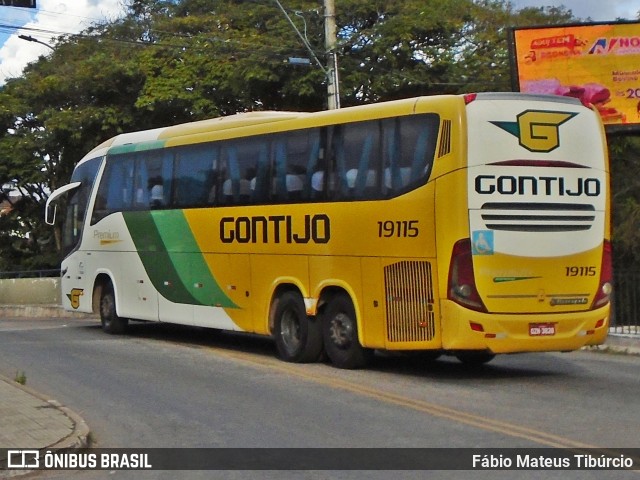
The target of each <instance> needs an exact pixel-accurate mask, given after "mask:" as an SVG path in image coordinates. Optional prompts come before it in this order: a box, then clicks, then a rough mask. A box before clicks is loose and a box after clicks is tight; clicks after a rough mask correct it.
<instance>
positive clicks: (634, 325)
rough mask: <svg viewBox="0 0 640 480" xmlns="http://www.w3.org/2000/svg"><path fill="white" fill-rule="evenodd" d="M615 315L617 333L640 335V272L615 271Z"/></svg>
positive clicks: (612, 318)
mask: <svg viewBox="0 0 640 480" xmlns="http://www.w3.org/2000/svg"><path fill="white" fill-rule="evenodd" d="M614 277H615V279H614V287H613V315H612V316H611V329H612V331H613V332H615V333H622V334H626V333H628V334H633V335H640V272H636V271H624V270H623V271H618V270H616V271H615V272H614Z"/></svg>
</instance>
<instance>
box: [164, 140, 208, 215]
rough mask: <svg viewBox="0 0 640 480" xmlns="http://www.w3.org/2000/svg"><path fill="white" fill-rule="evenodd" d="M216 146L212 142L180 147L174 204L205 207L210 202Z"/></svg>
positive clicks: (176, 167)
mask: <svg viewBox="0 0 640 480" xmlns="http://www.w3.org/2000/svg"><path fill="white" fill-rule="evenodd" d="M214 155H215V153H214V147H213V146H212V145H210V144H204V145H197V146H193V147H187V148H184V149H180V150H179V151H178V153H177V155H176V162H175V177H174V196H173V205H175V206H176V207H179V208H189V207H191V208H198V207H204V206H206V205H207V204H208V203H209V197H210V191H211V186H212V185H211V184H212V182H213V179H212V175H211V172H212V158H213V156H214Z"/></svg>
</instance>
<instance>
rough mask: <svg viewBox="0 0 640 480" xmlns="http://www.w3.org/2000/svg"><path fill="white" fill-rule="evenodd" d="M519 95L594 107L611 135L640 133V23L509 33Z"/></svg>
mask: <svg viewBox="0 0 640 480" xmlns="http://www.w3.org/2000/svg"><path fill="white" fill-rule="evenodd" d="M509 43H510V49H511V61H512V81H513V88H514V90H518V91H521V92H528V93H545V94H554V95H565V96H570V97H576V98H579V99H581V100H582V101H583V102H585V103H591V104H593V105H595V106H596V107H597V109H598V111H599V112H600V115H601V116H602V120H603V121H604V123H605V125H606V127H607V131H621V130H622V131H625V130H628V131H636V130H637V131H640V23H638V22H609V23H589V24H573V25H555V26H551V27H528V28H513V29H511V30H510V42H509Z"/></svg>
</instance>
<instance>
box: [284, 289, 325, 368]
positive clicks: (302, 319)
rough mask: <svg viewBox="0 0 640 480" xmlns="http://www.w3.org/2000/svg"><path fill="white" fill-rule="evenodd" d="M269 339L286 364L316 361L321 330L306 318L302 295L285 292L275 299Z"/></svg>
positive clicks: (319, 346) (318, 324) (320, 347)
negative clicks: (271, 336)
mask: <svg viewBox="0 0 640 480" xmlns="http://www.w3.org/2000/svg"><path fill="white" fill-rule="evenodd" d="M277 302H278V303H277V305H276V309H275V314H274V315H275V323H274V330H273V336H274V339H275V342H276V347H277V348H278V354H279V356H280V358H282V359H283V360H285V361H287V362H293V363H309V362H316V361H318V359H319V358H320V355H321V354H322V330H321V328H320V322H319V320H318V319H317V318H314V317H309V316H308V315H307V310H306V308H305V306H304V301H303V299H302V296H301V295H300V294H299V293H298V292H293V291H289V292H285V293H283V294H282V295H280V297H278V299H277Z"/></svg>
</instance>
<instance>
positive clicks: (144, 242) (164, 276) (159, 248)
mask: <svg viewBox="0 0 640 480" xmlns="http://www.w3.org/2000/svg"><path fill="white" fill-rule="evenodd" d="M123 216H124V220H125V222H126V224H127V228H128V229H129V233H131V238H132V239H133V243H134V244H135V246H136V250H137V252H138V255H139V257H140V260H142V264H143V266H144V269H145V271H146V272H147V275H149V278H150V279H151V283H153V286H154V287H155V289H156V290H157V291H158V293H160V295H162V296H163V297H164V298H166V299H167V300H169V301H170V302H174V303H188V304H195V303H197V300H196V299H195V298H194V297H193V296H192V295H191V294H190V293H189V290H188V289H187V288H185V286H184V284H183V282H182V279H181V278H180V275H179V274H178V272H177V271H176V269H175V266H174V264H173V261H172V259H171V257H170V256H169V253H168V252H167V249H166V248H165V246H164V243H163V241H162V237H161V236H160V232H158V228H157V227H156V224H155V222H154V221H153V217H152V216H151V213H150V212H124V213H123Z"/></svg>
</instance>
